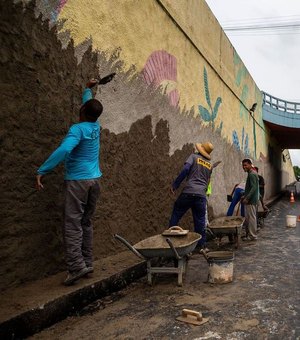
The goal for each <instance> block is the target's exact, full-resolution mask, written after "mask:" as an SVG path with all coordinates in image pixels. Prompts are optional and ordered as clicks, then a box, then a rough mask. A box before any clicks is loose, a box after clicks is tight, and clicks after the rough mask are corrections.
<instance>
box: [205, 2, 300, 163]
mask: <svg viewBox="0 0 300 340" xmlns="http://www.w3.org/2000/svg"><path fill="white" fill-rule="evenodd" d="M206 2H207V4H208V6H209V7H210V9H211V10H212V12H213V13H214V15H215V17H216V18H217V20H218V21H219V23H220V24H221V26H222V27H226V26H227V27H228V26H236V25H241V24H243V25H245V24H247V25H250V24H251V25H253V24H269V25H270V24H272V25H274V24H276V23H277V24H278V23H279V24H281V25H284V24H289V25H290V24H293V23H294V24H295V23H296V24H298V25H300V0H250V1H249V0H206ZM288 31H289V32H294V34H291V33H289V34H287V31H286V30H285V31H284V29H283V30H281V31H278V30H277V31H275V30H274V29H273V30H272V31H270V30H269V31H267V32H266V31H265V32H264V33H263V34H262V31H254V33H255V35H250V32H251V31H247V32H244V33H243V34H241V32H232V31H226V32H225V33H226V34H227V36H228V38H229V39H230V41H231V43H232V45H233V46H234V48H235V49H236V51H237V53H238V54H239V56H240V57H241V59H242V60H243V62H244V64H245V66H246V67H247V69H248V71H249V72H250V74H251V76H252V78H253V79H254V81H255V82H256V84H257V86H258V87H259V89H260V90H262V91H264V92H267V93H269V94H271V95H273V96H275V97H278V98H281V99H284V100H287V101H292V102H298V103H300V27H298V28H294V30H293V31H292V29H289V30H288ZM252 32H253V31H252ZM270 33H272V34H270ZM274 33H275V34H274ZM299 138H300V136H299ZM290 155H291V159H292V163H293V165H298V166H299V167H300V150H290Z"/></svg>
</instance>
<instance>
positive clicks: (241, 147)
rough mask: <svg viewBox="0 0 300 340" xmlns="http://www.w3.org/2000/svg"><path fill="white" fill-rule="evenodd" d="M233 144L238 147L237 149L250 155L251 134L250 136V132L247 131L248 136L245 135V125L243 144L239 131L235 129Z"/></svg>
mask: <svg viewBox="0 0 300 340" xmlns="http://www.w3.org/2000/svg"><path fill="white" fill-rule="evenodd" d="M232 144H233V145H234V146H235V147H236V149H237V150H239V151H242V152H243V153H244V154H245V155H246V156H250V150H249V136H248V133H246V136H245V129H244V127H243V130H242V140H241V144H240V140H239V136H238V133H237V132H236V131H235V130H233V132H232Z"/></svg>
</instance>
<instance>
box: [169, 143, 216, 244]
mask: <svg viewBox="0 0 300 340" xmlns="http://www.w3.org/2000/svg"><path fill="white" fill-rule="evenodd" d="M195 147H196V153H193V154H191V155H190V156H189V157H188V159H187V160H186V161H185V163H184V167H183V169H182V171H181V172H180V174H179V175H178V177H177V178H176V179H175V181H174V182H173V184H172V187H171V192H172V193H173V194H174V195H175V191H176V190H177V189H178V188H179V186H180V184H181V182H182V181H183V180H184V179H185V178H187V180H186V183H185V186H184V188H183V190H182V192H181V194H180V195H179V197H178V198H177V200H176V202H175V203H174V207H173V211H172V215H171V218H170V221H169V227H172V226H177V225H178V223H179V221H180V219H181V218H182V216H183V215H184V214H185V213H186V212H187V211H188V210H189V209H191V210H192V214H193V220H194V229H195V232H196V233H199V234H201V236H202V237H201V240H200V241H199V243H198V246H199V247H200V248H202V249H204V248H205V243H206V234H205V211H206V191H207V187H208V183H209V181H210V176H211V173H212V168H213V165H212V164H211V162H210V159H211V157H210V153H211V152H212V151H213V148H214V147H213V145H212V144H211V143H210V142H206V143H203V144H200V143H197V144H196V145H195Z"/></svg>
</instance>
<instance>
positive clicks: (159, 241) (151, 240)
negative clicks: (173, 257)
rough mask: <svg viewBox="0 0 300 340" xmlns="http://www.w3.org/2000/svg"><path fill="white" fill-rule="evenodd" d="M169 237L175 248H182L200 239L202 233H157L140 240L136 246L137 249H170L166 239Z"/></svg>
mask: <svg viewBox="0 0 300 340" xmlns="http://www.w3.org/2000/svg"><path fill="white" fill-rule="evenodd" d="M167 238H168V239H170V240H171V242H172V243H173V245H174V247H175V248H182V247H186V246H188V245H190V244H192V243H193V242H195V241H196V240H198V239H200V238H201V235H199V234H197V233H194V232H189V233H188V234H187V235H178V236H163V235H155V236H151V237H148V238H146V239H145V240H142V241H140V242H139V243H137V244H135V245H134V247H135V248H136V249H169V248H170V246H169V244H168V243H167V241H166V239H167Z"/></svg>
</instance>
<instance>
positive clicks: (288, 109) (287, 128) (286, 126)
mask: <svg viewBox="0 0 300 340" xmlns="http://www.w3.org/2000/svg"><path fill="white" fill-rule="evenodd" d="M262 112H263V120H264V122H265V124H266V126H267V127H268V128H269V129H270V130H271V134H272V136H274V137H275V138H276V140H277V141H278V143H279V145H280V146H281V147H282V149H300V103H295V102H288V101H286V100H283V99H279V98H276V97H274V96H271V95H270V94H268V93H265V92H263V107H262Z"/></svg>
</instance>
